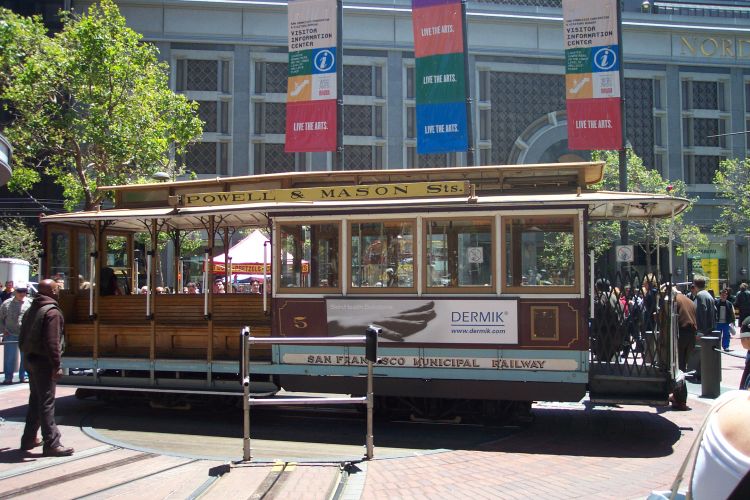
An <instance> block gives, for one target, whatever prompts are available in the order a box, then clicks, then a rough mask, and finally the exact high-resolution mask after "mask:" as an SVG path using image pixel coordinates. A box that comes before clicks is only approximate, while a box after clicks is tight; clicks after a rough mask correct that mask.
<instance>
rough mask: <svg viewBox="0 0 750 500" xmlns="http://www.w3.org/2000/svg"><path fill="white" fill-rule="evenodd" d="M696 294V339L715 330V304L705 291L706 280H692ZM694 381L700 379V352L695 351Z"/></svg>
mask: <svg viewBox="0 0 750 500" xmlns="http://www.w3.org/2000/svg"><path fill="white" fill-rule="evenodd" d="M693 284H694V285H695V287H696V289H697V290H698V293H697V294H696V295H695V300H694V302H695V323H696V325H697V326H698V337H702V336H703V335H709V336H710V335H711V334H712V333H713V331H714V330H715V329H716V302H715V301H714V298H713V297H712V296H711V294H710V293H708V292H707V291H706V279H705V278H703V277H697V278H695V279H694V280H693ZM694 352H696V354H697V356H696V361H697V364H696V369H695V380H696V381H700V379H701V362H700V360H701V358H700V351H699V350H696V351H694Z"/></svg>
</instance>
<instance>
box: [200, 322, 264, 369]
mask: <svg viewBox="0 0 750 500" xmlns="http://www.w3.org/2000/svg"><path fill="white" fill-rule="evenodd" d="M250 331H251V333H252V335H253V336H255V337H270V336H271V327H270V326H253V327H251V330H250ZM214 359H217V360H224V361H225V360H234V359H240V328H237V327H234V326H215V327H214ZM250 359H251V360H253V361H270V360H271V346H270V345H258V346H252V347H251V348H250Z"/></svg>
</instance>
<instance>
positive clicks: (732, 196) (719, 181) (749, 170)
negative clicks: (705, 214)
mask: <svg viewBox="0 0 750 500" xmlns="http://www.w3.org/2000/svg"><path fill="white" fill-rule="evenodd" d="M714 185H715V186H716V194H717V195H718V196H721V197H722V198H726V199H728V200H730V203H729V204H727V205H724V207H722V209H721V215H720V217H719V219H718V220H717V221H716V224H714V231H716V232H717V233H719V234H729V233H731V232H738V233H740V234H743V233H744V234H750V196H748V192H750V159H748V158H745V159H744V160H738V159H732V160H724V161H722V162H721V163H720V164H719V169H718V170H717V171H716V174H715V176H714Z"/></svg>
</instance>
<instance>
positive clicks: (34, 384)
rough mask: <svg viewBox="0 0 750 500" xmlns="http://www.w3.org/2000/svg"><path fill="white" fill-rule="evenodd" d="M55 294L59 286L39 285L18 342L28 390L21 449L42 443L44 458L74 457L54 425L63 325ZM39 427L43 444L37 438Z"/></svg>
mask: <svg viewBox="0 0 750 500" xmlns="http://www.w3.org/2000/svg"><path fill="white" fill-rule="evenodd" d="M57 294H58V285H57V283H56V282H54V281H53V280H50V279H46V280H43V281H42V282H41V283H39V295H38V296H37V298H36V299H34V302H33V303H32V304H31V307H30V308H29V310H28V311H26V314H24V317H23V321H22V322H21V334H20V336H19V341H18V342H19V345H20V347H21V351H22V352H23V353H24V355H25V356H26V369H27V370H28V372H29V388H30V393H29V407H28V410H27V414H26V427H25V428H24V430H23V436H22V437H21V449H22V450H31V449H32V448H35V447H37V446H39V445H40V444H42V443H43V444H44V448H43V453H44V456H47V457H65V456H68V455H72V454H73V448H68V447H65V446H63V445H62V444H61V443H60V431H59V430H58V429H57V424H55V389H56V388H57V381H58V380H59V379H60V377H62V368H61V367H60V355H61V347H60V343H61V340H62V335H63V328H64V326H65V322H64V319H63V315H62V312H61V311H60V308H59V307H58V305H57ZM40 425H41V428H42V439H43V441H40V440H39V439H38V438H37V431H38V430H39V427H40Z"/></svg>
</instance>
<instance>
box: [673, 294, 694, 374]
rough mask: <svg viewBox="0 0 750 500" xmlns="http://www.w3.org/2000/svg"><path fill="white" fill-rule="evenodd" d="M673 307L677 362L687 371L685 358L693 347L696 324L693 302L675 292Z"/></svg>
mask: <svg viewBox="0 0 750 500" xmlns="http://www.w3.org/2000/svg"><path fill="white" fill-rule="evenodd" d="M674 308H675V312H676V313H677V324H678V327H679V330H678V337H677V360H678V361H677V364H678V366H679V368H680V370H682V371H683V372H687V360H688V358H689V357H690V353H692V352H693V349H695V333H696V331H697V330H698V325H697V324H696V320H695V303H694V302H693V301H692V300H690V299H689V298H688V297H687V296H685V295H683V294H681V293H680V292H679V291H677V292H676V294H675V298H674Z"/></svg>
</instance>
